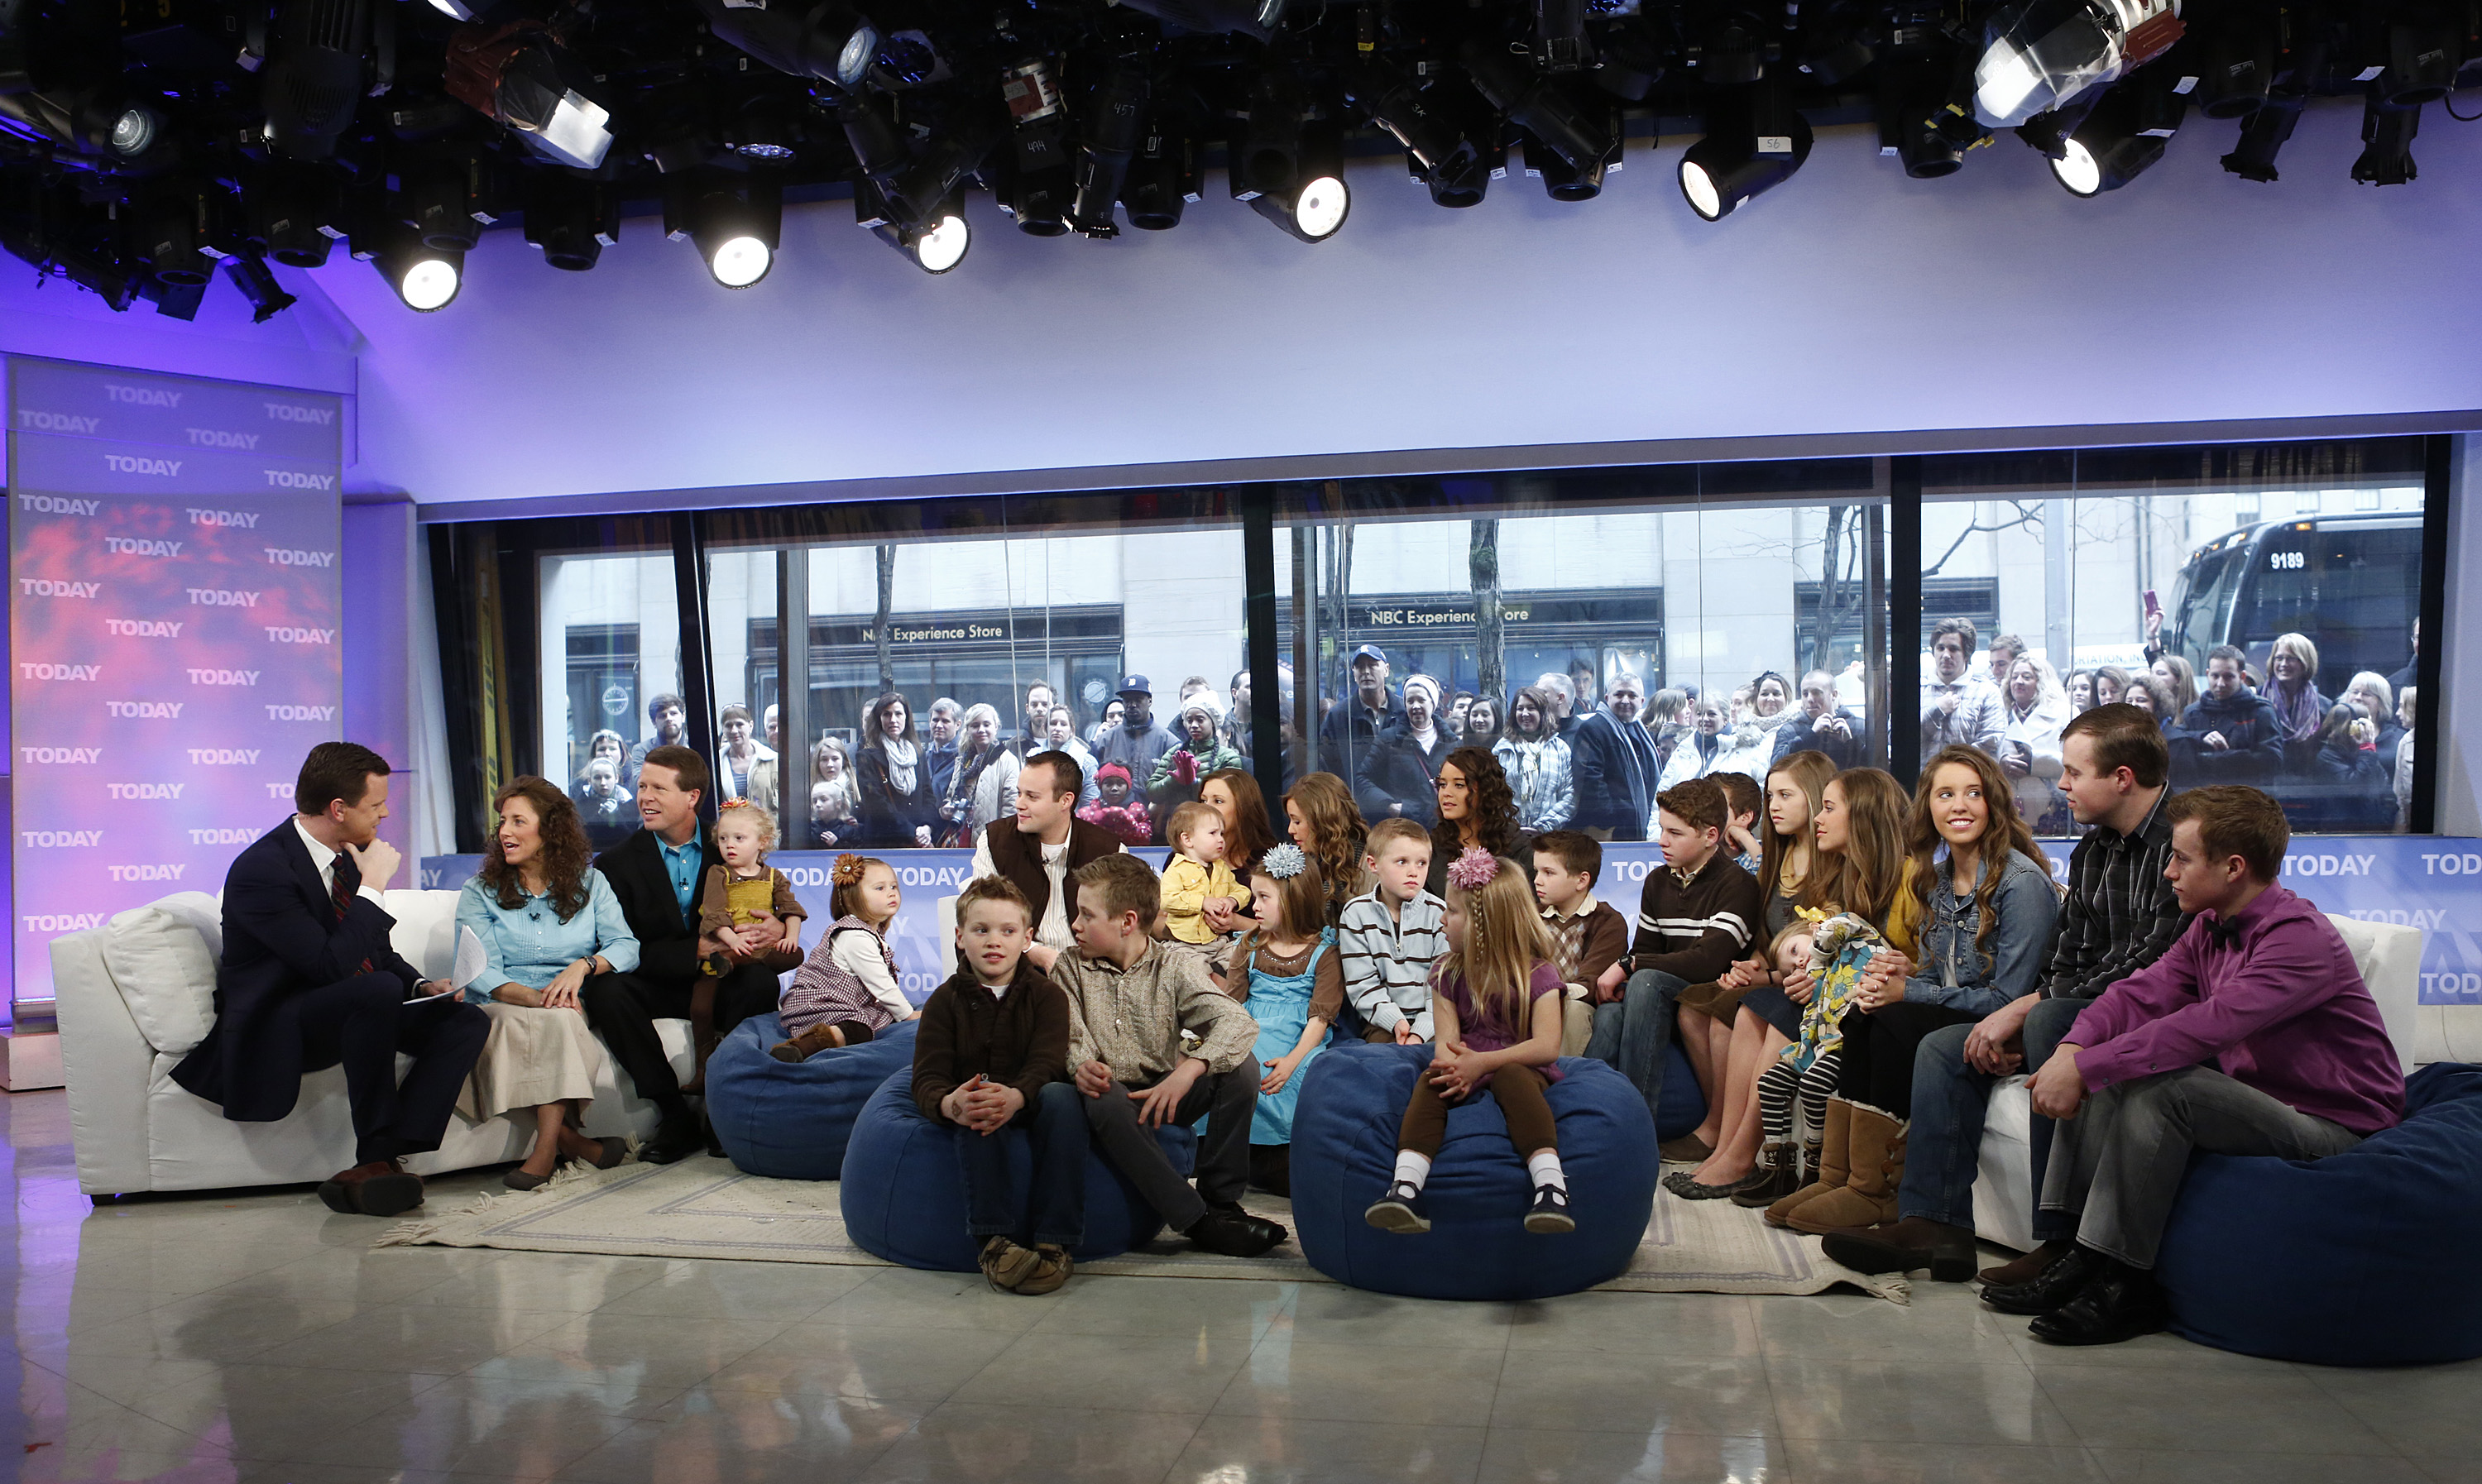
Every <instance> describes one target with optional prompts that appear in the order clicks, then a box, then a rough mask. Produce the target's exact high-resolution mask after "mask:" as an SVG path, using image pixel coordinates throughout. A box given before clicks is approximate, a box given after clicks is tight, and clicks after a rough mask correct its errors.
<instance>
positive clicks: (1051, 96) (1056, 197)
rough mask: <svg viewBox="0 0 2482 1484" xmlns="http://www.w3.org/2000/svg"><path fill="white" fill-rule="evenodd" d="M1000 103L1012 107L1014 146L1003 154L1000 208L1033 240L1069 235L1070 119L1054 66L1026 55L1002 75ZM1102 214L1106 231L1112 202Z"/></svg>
mask: <svg viewBox="0 0 2482 1484" xmlns="http://www.w3.org/2000/svg"><path fill="white" fill-rule="evenodd" d="M1000 101H1002V102H1004V103H1006V104H1007V105H1008V110H1009V118H1010V119H1011V120H1012V122H1011V126H1010V133H1011V136H1012V144H1013V145H1014V147H1013V148H1012V149H1010V150H1008V151H1006V152H1005V153H1003V154H1002V156H1001V159H1002V162H1003V172H1002V178H1001V179H1000V180H999V181H998V182H997V184H998V186H999V191H998V195H999V198H1000V205H1001V207H1002V209H1003V210H1005V211H1007V212H1008V214H1009V215H1011V216H1013V217H1015V218H1016V219H1017V230H1018V231H1021V232H1023V233H1025V234H1026V235H1027V236H1029V237H1060V236H1065V235H1067V233H1068V231H1069V196H1070V192H1071V191H1072V189H1073V186H1074V183H1073V180H1072V177H1071V175H1070V173H1069V138H1068V132H1069V118H1068V113H1067V110H1066V109H1065V108H1064V107H1063V105H1062V103H1061V99H1060V84H1059V83H1058V82H1057V81H1056V80H1055V79H1054V78H1053V77H1052V73H1051V64H1050V62H1049V61H1048V60H1046V59H1044V58H1042V57H1028V58H1026V59H1025V60H1024V61H1021V62H1019V63H1017V65H1015V66H1011V67H1009V68H1008V69H1007V70H1005V71H1003V72H1002V73H1001V74H1000ZM1103 212H1104V216H1105V218H1106V221H1105V224H1104V225H1105V228H1106V230H1107V231H1108V230H1109V227H1110V222H1109V220H1108V219H1109V217H1110V215H1111V202H1109V201H1108V200H1107V201H1105V202H1104V203H1103Z"/></svg>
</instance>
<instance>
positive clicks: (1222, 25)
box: [1127, 0, 1286, 41]
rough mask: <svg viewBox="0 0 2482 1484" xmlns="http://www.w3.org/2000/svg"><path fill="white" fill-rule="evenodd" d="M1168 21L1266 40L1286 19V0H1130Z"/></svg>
mask: <svg viewBox="0 0 2482 1484" xmlns="http://www.w3.org/2000/svg"><path fill="white" fill-rule="evenodd" d="M1127 3H1128V7H1129V9H1131V10H1133V11H1142V12H1144V13H1147V14H1149V15H1151V16H1153V17H1154V18H1155V19H1157V20H1160V21H1162V22H1164V23H1165V24H1167V25H1172V26H1177V27H1179V28H1180V29H1181V30H1183V31H1196V32H1199V33H1201V35H1205V36H1221V35H1226V34H1232V33H1237V34H1238V35H1241V36H1246V37H1254V38H1255V39H1256V40H1261V41H1263V40H1268V39H1269V38H1271V37H1273V36H1274V35H1275V34H1276V28H1277V27H1279V26H1281V25H1282V24H1283V23H1284V10H1285V4H1286V0H1127Z"/></svg>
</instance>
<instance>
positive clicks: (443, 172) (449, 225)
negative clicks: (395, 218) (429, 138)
mask: <svg viewBox="0 0 2482 1484" xmlns="http://www.w3.org/2000/svg"><path fill="white" fill-rule="evenodd" d="M404 180H405V217H406V220H407V222H409V224H411V225H412V226H413V229H414V232H415V234H416V235H417V236H419V237H421V239H422V242H423V246H425V247H429V248H436V249H438V250H439V251H440V252H472V251H473V248H474V244H475V243H477V242H479V241H481V240H482V236H483V225H484V224H485V223H487V222H491V221H495V220H497V219H498V213H497V212H495V211H493V210H491V209H490V208H489V207H488V206H487V205H485V204H484V202H483V200H482V197H483V194H484V192H483V167H482V163H481V162H480V161H479V160H476V159H473V158H470V157H469V158H467V159H463V160H441V161H437V162H436V163H434V164H431V165H428V166H424V167H421V168H419V169H415V170H410V171H408V172H406V174H405V176H404Z"/></svg>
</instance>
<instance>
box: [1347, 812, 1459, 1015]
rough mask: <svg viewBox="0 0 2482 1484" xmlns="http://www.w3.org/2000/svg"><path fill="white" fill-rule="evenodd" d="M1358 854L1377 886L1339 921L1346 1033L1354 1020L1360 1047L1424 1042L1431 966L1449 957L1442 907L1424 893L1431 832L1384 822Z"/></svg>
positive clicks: (1349, 904)
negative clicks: (1357, 1024) (1363, 1044)
mask: <svg viewBox="0 0 2482 1484" xmlns="http://www.w3.org/2000/svg"><path fill="white" fill-rule="evenodd" d="M1363 849H1364V850H1365V851H1366V852H1367V854H1366V855H1364V856H1363V857H1362V861H1361V868H1362V869H1363V870H1364V871H1367V872H1368V873H1369V874H1370V878H1371V880H1373V881H1375V882H1377V883H1378V885H1377V886H1374V887H1372V888H1370V889H1369V890H1368V891H1365V892H1363V893H1362V894H1361V895H1360V896H1357V897H1355V898H1354V899H1353V900H1352V901H1350V902H1347V903H1345V904H1344V912H1343V913H1342V914H1340V915H1339V916H1338V918H1337V919H1336V958H1337V961H1338V963H1339V964H1340V966H1341V967H1342V968H1343V970H1344V1000H1345V1007H1346V1008H1345V1021H1346V1026H1347V1028H1348V1034H1351V1033H1353V1030H1352V1027H1353V1022H1354V1021H1355V1020H1360V1028H1359V1034H1360V1036H1361V1039H1363V1040H1364V1041H1375V1042H1380V1043H1383V1044H1384V1043H1389V1042H1392V1043H1394V1044H1396V1045H1399V1046H1410V1045H1412V1044H1413V1043H1415V1042H1421V1041H1428V1040H1430V1039H1431V965H1432V964H1433V963H1434V962H1436V961H1437V960H1438V959H1439V955H1440V954H1442V953H1445V952H1447V951H1448V941H1447V933H1446V928H1445V922H1446V914H1447V904H1446V903H1444V902H1442V901H1440V900H1439V898H1438V897H1436V896H1433V895H1432V894H1431V893H1430V892H1428V891H1426V890H1424V889H1423V888H1422V883H1423V881H1424V879H1425V878H1426V877H1428V876H1429V874H1430V870H1431V835H1430V832H1429V831H1427V830H1425V829H1423V828H1422V827H1421V826H1420V825H1418V824H1415V823H1414V822H1413V821H1412V820H1410V819H1383V820H1381V821H1379V823H1377V824H1375V825H1373V826H1371V827H1370V839H1369V841H1368V842H1367V843H1366V844H1365V845H1364V846H1363Z"/></svg>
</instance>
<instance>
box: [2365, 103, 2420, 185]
mask: <svg viewBox="0 0 2482 1484" xmlns="http://www.w3.org/2000/svg"><path fill="white" fill-rule="evenodd" d="M2384 86H2385V85H2384V84H2383V83H2373V84H2371V86H2370V96H2369V100H2368V101H2367V102H2365V103H2363V105H2362V157H2361V158H2360V159H2358V160H2355V161H2354V162H2353V178H2354V179H2355V180H2358V181H2360V182H2361V183H2362V184H2363V185H2374V186H2390V185H2404V184H2406V183H2408V182H2410V181H2411V180H2413V179H2414V177H2416V175H2419V174H2420V173H2421V172H2419V171H2417V170H2416V169H2414V164H2413V138H2414V136H2415V135H2416V134H2418V133H2420V132H2421V105H2420V104H2418V103H2416V104H2415V105H2413V106H2412V107H2410V108H2404V107H2399V106H2398V105H2396V104H2393V103H2390V102H2389V101H2388V100H2387V99H2386V98H2385V97H2383V96H2382V95H2381V89H2382V88H2383V87H2384Z"/></svg>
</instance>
